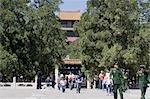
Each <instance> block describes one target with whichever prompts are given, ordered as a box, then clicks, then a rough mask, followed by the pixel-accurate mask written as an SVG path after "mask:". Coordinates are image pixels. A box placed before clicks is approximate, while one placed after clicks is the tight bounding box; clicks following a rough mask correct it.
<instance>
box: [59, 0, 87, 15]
mask: <svg viewBox="0 0 150 99" xmlns="http://www.w3.org/2000/svg"><path fill="white" fill-rule="evenodd" d="M62 1H63V4H61V5H60V10H67V11H68V10H69V11H74V10H75V11H76V10H80V11H81V12H82V13H83V12H84V11H85V9H86V0H62Z"/></svg>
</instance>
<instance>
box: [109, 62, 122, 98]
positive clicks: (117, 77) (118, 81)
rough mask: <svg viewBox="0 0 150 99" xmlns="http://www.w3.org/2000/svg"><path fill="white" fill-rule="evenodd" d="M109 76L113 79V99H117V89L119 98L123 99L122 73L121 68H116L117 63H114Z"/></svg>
mask: <svg viewBox="0 0 150 99" xmlns="http://www.w3.org/2000/svg"><path fill="white" fill-rule="evenodd" d="M110 76H111V77H112V80H113V88H114V99H117V96H118V95H117V91H118V90H119V93H120V98H121V99H123V88H122V87H123V84H124V83H123V81H124V80H123V74H122V72H121V70H120V69H119V68H118V65H117V64H115V65H114V69H113V70H112V71H111V74H110Z"/></svg>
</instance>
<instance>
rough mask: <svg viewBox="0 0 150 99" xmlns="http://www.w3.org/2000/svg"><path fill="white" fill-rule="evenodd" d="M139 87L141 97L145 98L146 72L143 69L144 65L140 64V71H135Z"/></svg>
mask: <svg viewBox="0 0 150 99" xmlns="http://www.w3.org/2000/svg"><path fill="white" fill-rule="evenodd" d="M137 77H138V82H139V87H140V89H141V99H145V93H146V89H147V87H148V72H147V71H146V70H145V66H144V65H141V66H140V71H138V73H137Z"/></svg>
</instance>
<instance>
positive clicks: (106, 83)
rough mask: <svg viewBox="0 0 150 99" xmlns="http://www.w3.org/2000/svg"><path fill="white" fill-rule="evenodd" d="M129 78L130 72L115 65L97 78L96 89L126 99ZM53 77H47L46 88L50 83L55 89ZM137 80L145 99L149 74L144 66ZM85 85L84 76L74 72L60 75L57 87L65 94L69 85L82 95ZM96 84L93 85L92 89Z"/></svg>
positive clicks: (38, 85)
mask: <svg viewBox="0 0 150 99" xmlns="http://www.w3.org/2000/svg"><path fill="white" fill-rule="evenodd" d="M40 77H41V75H40V73H39V77H38V78H39V79H38V80H37V83H38V84H37V89H40V88H41V84H40V83H39V82H40ZM128 77H129V71H128V70H126V71H122V70H121V69H120V68H119V67H118V65H117V64H115V65H114V68H113V69H111V70H106V71H101V72H100V74H99V75H97V76H95V77H94V78H93V79H94V82H95V85H96V86H95V87H96V88H98V89H100V90H106V92H107V93H106V94H107V95H112V94H113V96H114V99H117V98H118V91H119V94H120V98H121V99H124V97H123V92H125V91H126V90H127V89H128V86H129V85H128ZM52 78H53V77H47V79H46V86H47V87H49V86H50V84H49V83H50V82H52V87H53V88H54V87H55V84H56V83H55V80H53V79H52ZM137 80H138V83H139V88H140V90H141V99H145V93H146V89H147V87H148V72H147V71H146V69H145V67H144V66H140V70H139V71H138V72H137ZM82 83H83V76H82V74H81V73H80V72H79V74H78V75H74V74H73V73H72V72H70V74H69V75H67V76H66V75H63V74H60V75H59V77H58V79H57V85H58V86H57V87H58V89H59V90H60V91H62V92H63V93H64V92H65V90H66V87H67V85H68V87H69V89H70V90H72V89H73V88H76V92H77V93H80V90H81V86H82ZM92 85H94V83H91V88H93V87H92Z"/></svg>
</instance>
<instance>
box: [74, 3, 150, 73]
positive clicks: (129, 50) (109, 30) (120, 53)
mask: <svg viewBox="0 0 150 99" xmlns="http://www.w3.org/2000/svg"><path fill="white" fill-rule="evenodd" d="M87 7H88V8H87V11H86V12H85V13H84V14H83V15H82V17H81V20H80V22H78V23H77V24H76V25H75V29H76V31H77V32H78V33H79V35H80V41H79V42H80V43H79V44H80V46H81V59H82V63H83V65H84V66H85V70H90V71H95V70H97V69H98V68H99V67H103V66H104V67H110V66H112V65H113V64H114V63H116V62H117V63H119V65H120V66H121V67H123V68H125V69H131V70H134V69H135V68H136V69H137V68H138V66H139V65H140V64H145V65H147V66H149V44H150V43H149V33H148V31H149V29H148V28H146V26H147V25H146V26H145V28H144V27H141V26H140V24H137V22H138V14H139V12H138V6H137V3H136V0H131V1H129V0H100V1H99V0H88V1H87Z"/></svg>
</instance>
